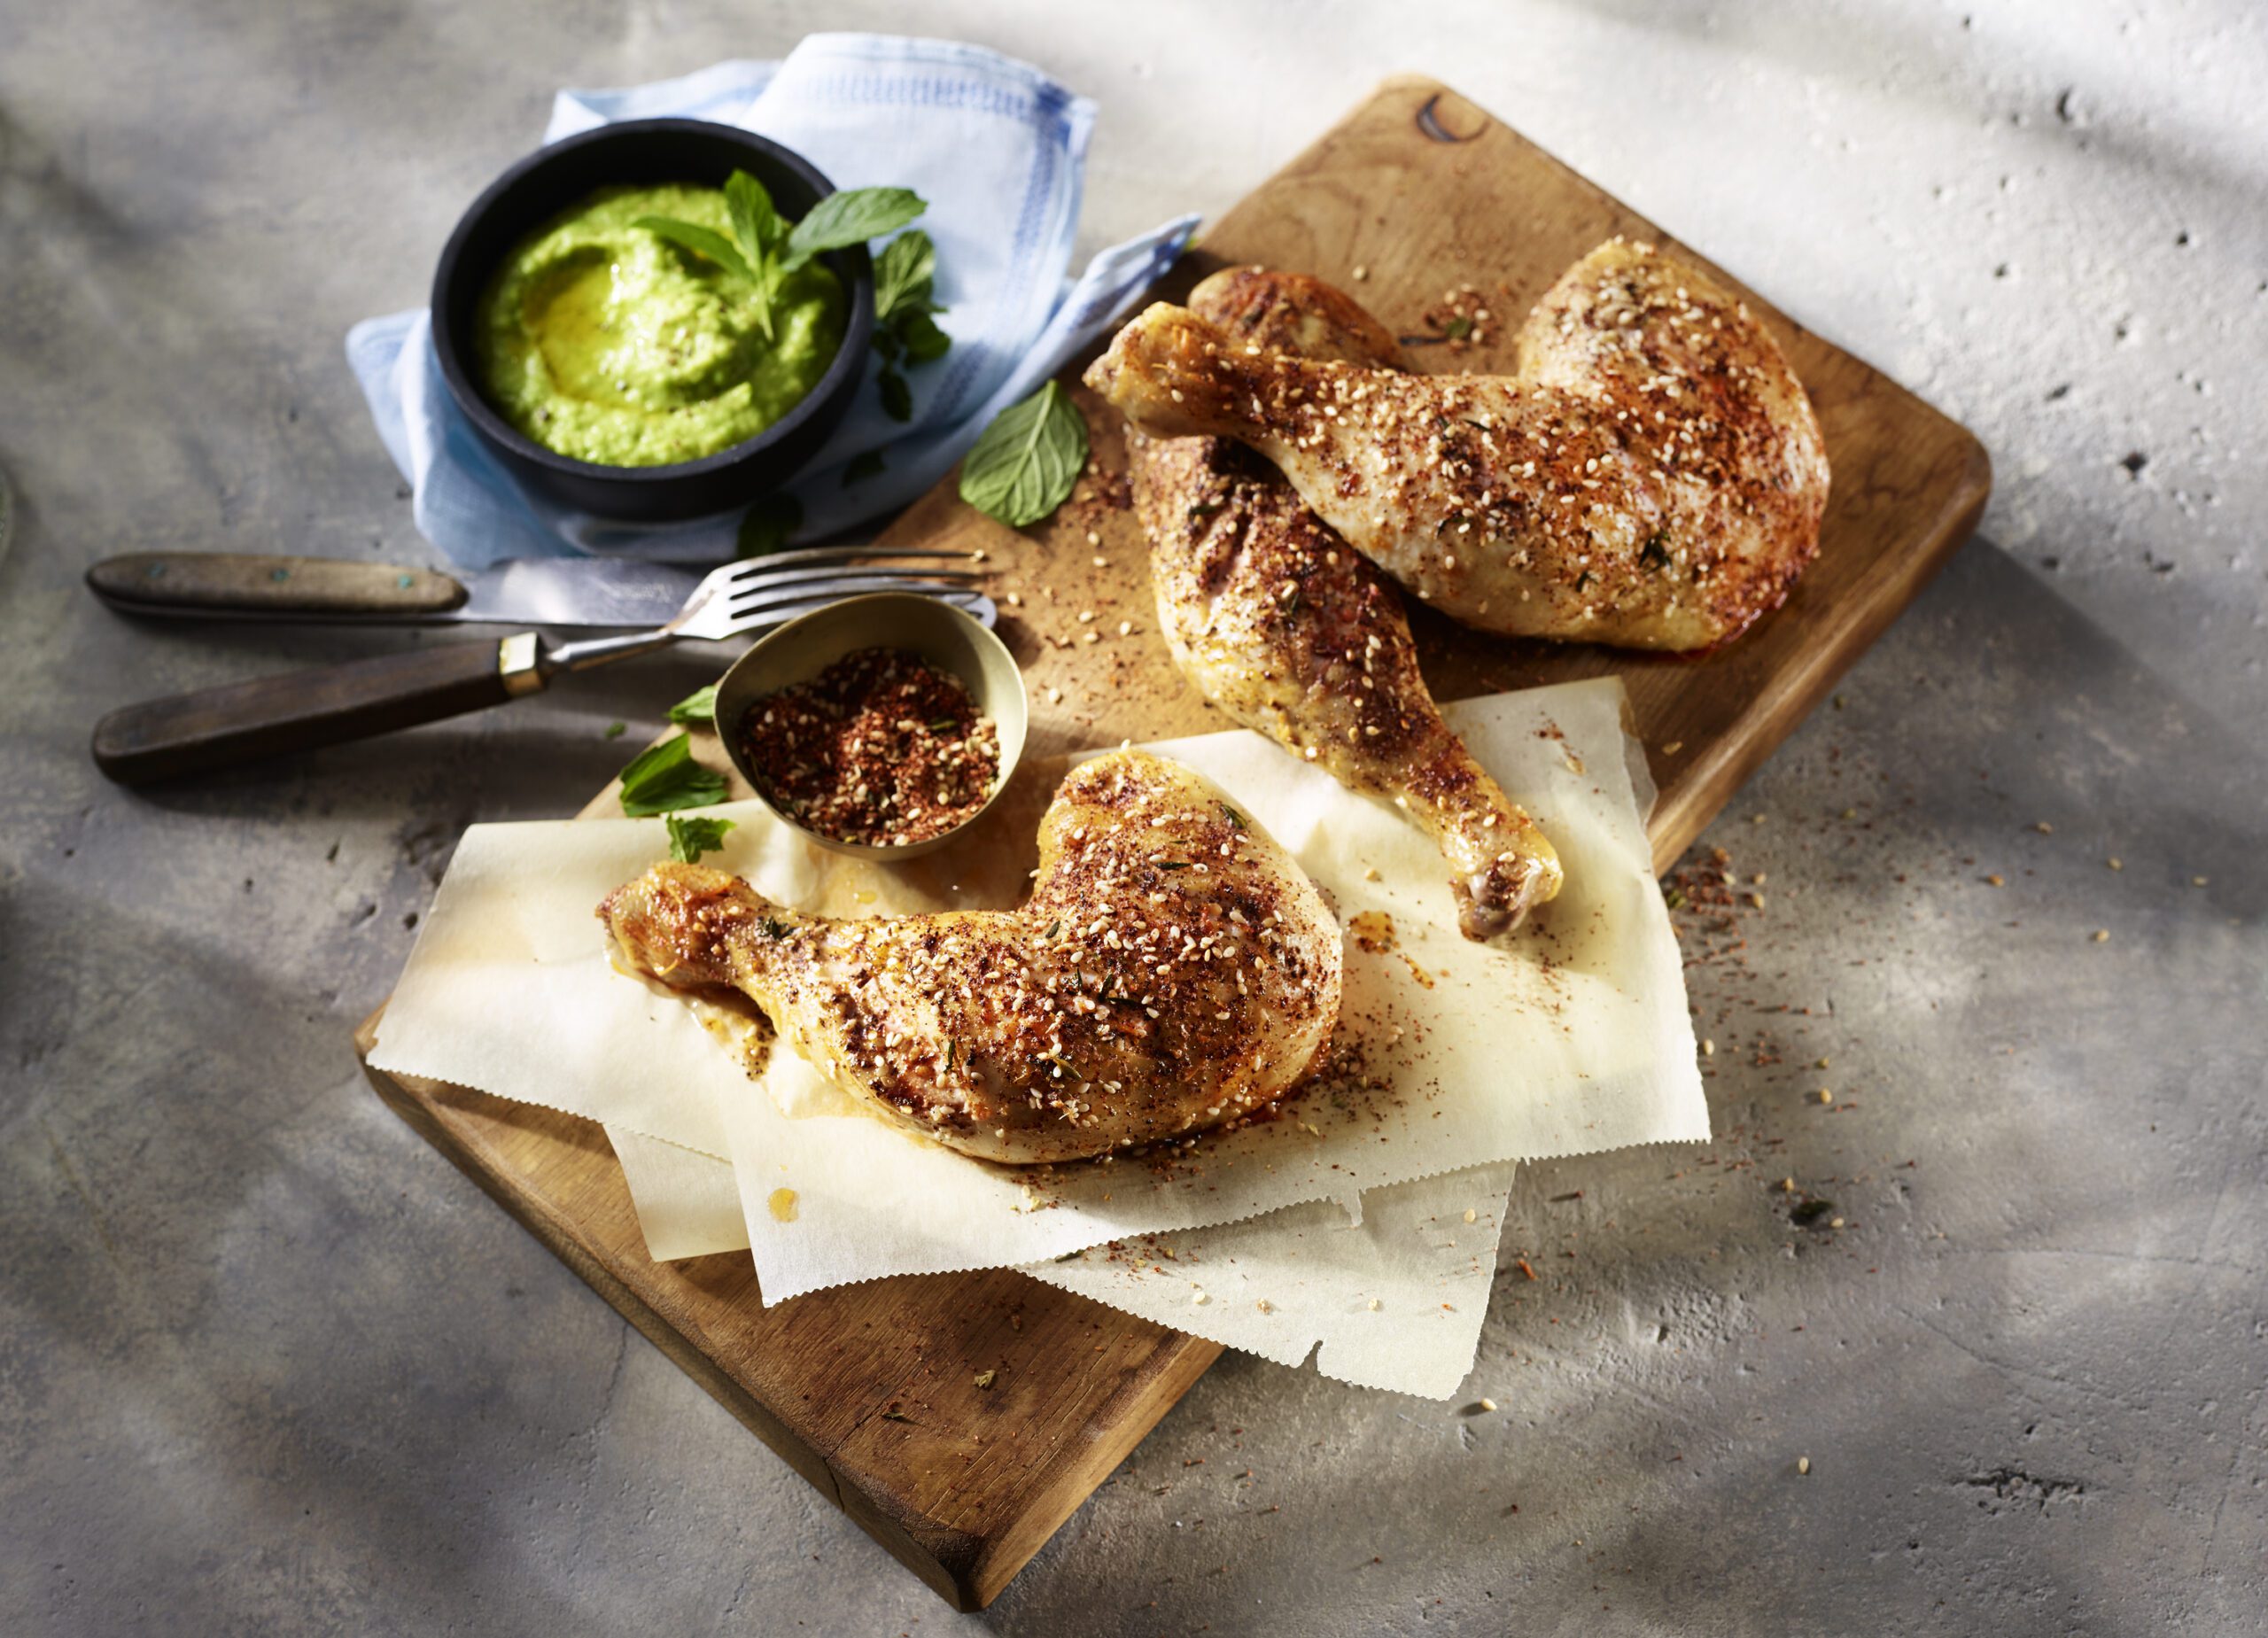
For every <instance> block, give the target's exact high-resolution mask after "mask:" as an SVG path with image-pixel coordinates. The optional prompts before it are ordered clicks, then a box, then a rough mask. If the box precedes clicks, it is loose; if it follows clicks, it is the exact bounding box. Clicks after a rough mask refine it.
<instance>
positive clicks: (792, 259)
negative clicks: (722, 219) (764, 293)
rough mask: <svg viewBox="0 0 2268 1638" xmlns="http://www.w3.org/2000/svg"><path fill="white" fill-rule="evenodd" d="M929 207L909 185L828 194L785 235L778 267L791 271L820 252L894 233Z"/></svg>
mask: <svg viewBox="0 0 2268 1638" xmlns="http://www.w3.org/2000/svg"><path fill="white" fill-rule="evenodd" d="M928 208H929V206H928V201H927V200H925V199H923V198H922V197H921V196H920V194H918V193H916V192H914V191H913V189H911V188H852V189H850V190H849V191H848V192H843V193H830V194H828V195H827V198H823V199H821V200H820V201H819V203H818V204H816V205H814V206H812V208H811V213H810V214H809V215H807V216H805V217H804V219H803V221H799V222H797V223H796V225H795V227H794V229H792V230H790V232H789V233H788V244H787V248H786V249H785V250H783V251H781V253H780V268H781V272H783V273H793V272H794V271H795V270H796V268H800V267H802V266H803V265H804V263H805V262H807V261H809V260H811V259H812V257H814V256H816V255H818V254H819V253H820V252H823V251H831V250H843V249H847V248H848V247H849V246H850V245H864V244H865V243H866V241H867V240H868V239H878V238H880V237H882V235H883V234H885V233H895V232H896V231H897V229H900V228H903V227H904V226H905V224H906V223H907V222H909V221H913V219H914V218H915V217H916V216H919V215H920V213H922V212H923V211H925V210H928Z"/></svg>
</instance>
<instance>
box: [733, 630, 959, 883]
mask: <svg viewBox="0 0 2268 1638" xmlns="http://www.w3.org/2000/svg"><path fill="white" fill-rule="evenodd" d="M740 735H741V745H742V749H743V750H744V751H745V752H746V753H747V765H748V766H749V767H750V768H751V769H752V770H754V771H755V773H756V776H757V784H758V786H759V788H761V789H762V790H763V793H764V796H765V801H767V802H769V803H772V805H773V807H775V808H777V809H779V810H780V811H781V812H782V813H785V814H786V815H788V818H790V819H794V820H795V821H796V823H797V824H799V825H801V826H803V827H804V828H805V829H807V830H813V831H817V832H818V833H819V835H823V836H832V837H833V838H834V839H835V841H837V842H859V843H863V844H865V845H866V846H868V847H906V846H909V845H911V844H912V843H913V842H927V841H928V840H929V839H930V838H931V837H933V836H941V835H944V833H945V832H947V831H949V830H951V829H952V828H953V827H955V826H958V825H960V824H963V823H965V822H967V820H968V819H970V818H971V817H972V816H974V815H975V812H976V811H977V810H978V809H980V808H982V807H983V805H984V803H985V801H986V800H987V798H989V797H990V796H991V794H992V786H993V784H994V782H995V781H996V780H998V778H999V773H1000V731H999V728H998V726H997V725H996V724H995V723H993V721H992V720H991V719H990V718H987V717H982V716H979V715H978V714H977V710H976V702H975V700H974V699H972V698H971V697H970V696H969V692H968V688H967V685H966V684H964V683H963V682H962V681H961V679H959V678H958V677H956V676H954V675H952V673H951V672H943V671H939V670H938V669H937V668H936V666H933V665H931V664H929V663H928V661H926V660H924V659H923V658H922V657H921V656H920V655H918V654H913V653H909V652H908V651H906V650H905V649H903V648H861V649H859V650H858V652H856V653H854V654H846V655H844V656H843V657H842V658H841V659H839V660H837V661H835V664H832V665H830V666H828V667H827V669H826V670H825V671H823V672H820V673H819V675H818V676H816V677H814V678H812V679H811V680H810V681H809V682H801V683H797V684H796V685H795V686H794V687H788V688H782V689H781V691H780V692H779V693H777V694H773V695H765V697H764V698H763V699H760V700H758V701H757V702H756V703H755V704H753V705H751V706H750V707H749V709H748V712H747V714H746V715H745V716H743V717H742V718H741V723H740Z"/></svg>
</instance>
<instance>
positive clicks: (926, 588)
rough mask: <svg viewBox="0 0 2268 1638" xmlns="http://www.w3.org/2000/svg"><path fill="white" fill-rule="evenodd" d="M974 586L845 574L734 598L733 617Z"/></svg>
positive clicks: (906, 577)
mask: <svg viewBox="0 0 2268 1638" xmlns="http://www.w3.org/2000/svg"><path fill="white" fill-rule="evenodd" d="M974 589H975V588H974V587H970V586H956V585H953V584H951V583H950V582H947V581H944V580H935V579H931V578H928V577H927V576H925V575H910V574H890V575H882V574H876V575H846V576H844V577H843V578H839V579H834V580H828V581H826V582H823V583H821V584H818V585H811V586H780V587H778V588H776V589H773V590H769V591H763V592H754V593H750V594H747V595H744V596H741V597H735V598H734V599H733V602H732V617H733V618H734V619H735V620H738V619H742V618H744V617H747V616H749V615H751V614H760V613H762V612H763V611H764V610H765V609H773V608H777V607H779V606H781V604H783V603H791V602H813V601H819V602H841V601H842V600H843V598H845V597H858V596H862V595H864V594H866V593H868V592H939V593H944V592H965V591H971V590H974Z"/></svg>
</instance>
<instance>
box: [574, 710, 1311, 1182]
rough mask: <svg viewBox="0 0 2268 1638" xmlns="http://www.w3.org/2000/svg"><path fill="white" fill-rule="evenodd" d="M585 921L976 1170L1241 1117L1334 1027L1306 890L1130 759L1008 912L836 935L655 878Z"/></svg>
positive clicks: (767, 908)
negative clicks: (971, 1161) (761, 1017)
mask: <svg viewBox="0 0 2268 1638" xmlns="http://www.w3.org/2000/svg"><path fill="white" fill-rule="evenodd" d="M599 917H600V919H601V920H603V921H604V922H605V923H606V924H607V928H608V931H609V933H610V935H611V937H612V938H613V940H614V943H615V944H616V946H617V949H618V950H619V951H620V952H621V954H622V955H623V956H624V957H625V959H627V961H628V963H629V965H630V966H633V968H635V969H636V970H638V971H640V972H642V973H646V974H651V975H652V976H653V977H655V978H657V979H659V980H660V981H661V982H664V983H665V984H669V985H671V986H672V987H673V988H677V989H683V990H698V989H703V988H711V987H728V988H732V989H737V990H742V991H744V992H745V993H747V994H748V995H749V996H750V997H751V998H754V999H755V1001H756V1002H757V1005H759V1006H761V1007H762V1008H763V1009H764V1011H765V1013H766V1014H768V1015H769V1016H770V1018H771V1020H772V1021H773V1025H774V1026H775V1027H776V1028H777V1029H779V1031H780V1033H781V1036H782V1037H784V1038H785V1040H786V1041H787V1042H788V1044H791V1045H793V1046H794V1047H796V1050H798V1051H800V1052H803V1053H804V1056H805V1057H807V1058H809V1059H810V1060H812V1062H813V1063H815V1064H817V1065H818V1066H819V1067H820V1069H821V1070H822V1071H824V1072H826V1073H827V1074H828V1075H830V1076H831V1077H832V1078H834V1079H835V1081H836V1082H837V1083H839V1084H841V1085H843V1086H844V1087H845V1088H847V1089H848V1090H849V1091H852V1092H854V1093H856V1094H858V1095H859V1096H862V1097H864V1098H867V1099H869V1100H871V1101H872V1102H873V1103H874V1106H876V1107H877V1108H879V1109H880V1110H881V1111H882V1112H883V1113H884V1114H889V1115H890V1116H893V1117H895V1118H896V1119H897V1120H898V1121H901V1122H904V1123H905V1124H906V1125H908V1126H910V1127H913V1128H914V1129H915V1130H919V1131H921V1132H924V1133H926V1134H928V1136H930V1137H935V1138H936V1140H937V1141H938V1142H940V1143H943V1144H945V1145H948V1146H950V1147H951V1148H955V1149H958V1150H960V1151H961V1152H962V1153H967V1154H974V1155H978V1156H981V1157H983V1158H984V1159H987V1160H994V1161H1021V1162H1037V1161H1062V1160H1070V1159H1074V1158H1076V1157H1078V1156H1083V1155H1093V1154H1100V1153H1104V1152H1105V1151H1107V1150H1110V1149H1115V1148H1121V1147H1123V1146H1126V1145H1131V1144H1138V1143H1146V1142H1149V1141H1151V1140H1153V1139H1155V1138H1160V1137H1174V1136H1177V1135H1178V1134H1181V1133H1184V1132H1190V1131H1195V1130H1200V1129H1201V1128H1204V1127H1208V1126H1212V1125H1216V1124H1217V1123H1218V1122H1223V1121H1226V1120H1231V1119H1233V1118H1235V1117H1237V1116H1239V1115H1243V1114H1250V1113H1251V1112H1252V1111H1253V1110H1254V1109H1257V1108H1259V1107H1261V1106H1263V1105H1265V1104H1267V1103H1269V1102H1270V1100H1272V1099H1274V1098H1277V1097H1278V1096H1279V1095H1280V1094H1282V1093H1283V1092H1284V1091H1285V1090H1286V1089H1287V1088H1289V1087H1290V1086H1291V1085H1292V1084H1293V1083H1295V1082H1296V1081H1298V1080H1299V1079H1300V1077H1301V1075H1304V1074H1306V1073H1307V1071H1308V1069H1309V1067H1311V1066H1312V1064H1313V1063H1314V1061H1315V1060H1316V1059H1317V1056H1318V1055H1319V1054H1320V1053H1321V1052H1322V1051H1323V1049H1324V1044H1325V1043H1326V1041H1327V1040H1328V1038H1329V1036H1330V1034H1331V1029H1332V1024H1333V1022H1334V1021H1336V1020H1337V1018H1338V1014H1339V993H1340V943H1339V926H1338V923H1337V922H1336V921H1334V920H1332V915H1331V912H1330V911H1329V910H1328V909H1327V908H1326V907H1325V906H1324V902H1323V897H1322V896H1321V895H1320V894H1318V893H1317V891H1316V889H1315V885H1314V883H1312V882H1311V881H1309V880H1308V878H1307V876H1306V874H1305V873H1303V872H1301V869H1300V867H1299V866H1298V865H1297V864H1296V863H1295V862H1294V861H1293V859H1292V858H1291V856H1290V855H1289V854H1287V853H1285V851H1284V850H1283V849H1282V848H1281V847H1279V846H1278V844H1277V842H1275V840H1274V839H1273V838H1272V837H1270V835H1267V833H1266V832H1264V831H1262V829H1261V828H1260V827H1259V825H1258V824H1257V823H1256V822H1255V821H1254V820H1253V819H1251V818H1250V817H1249V816H1248V815H1247V814H1245V813H1244V812H1243V811H1240V810H1239V809H1238V808H1237V807H1235V806H1234V805H1233V804H1232V803H1230V802H1229V801H1228V799H1227V798H1226V797H1224V796H1222V794H1221V793H1220V791H1219V790H1218V789H1216V788H1215V787H1214V786H1212V785H1211V784H1209V783H1208V782H1207V781H1206V780H1202V779H1200V778H1199V777H1198V776H1197V775H1196V774H1194V773H1192V772H1190V771H1189V770H1187V769H1186V768H1183V767H1181V766H1179V765H1177V764H1174V763H1171V762H1168V761H1166V760H1165V759H1164V758H1162V757H1153V756H1149V755H1147V754H1146V753H1143V752H1139V751H1115V752H1112V753H1110V754H1109V755H1107V756H1103V757H1097V758H1095V759H1094V760H1093V761H1091V762H1086V763H1083V764H1081V765H1079V766H1078V767H1076V768H1075V769H1073V770H1072V772H1071V773H1070V774H1069V776H1068V778H1066V779H1065V780H1064V781H1063V783H1062V786H1061V787H1060V788H1059V789H1058V790H1057V792H1056V795H1055V799H1054V801H1053V802H1052V803H1050V804H1049V806H1048V810H1047V812H1046V815H1045V818H1044V819H1042V820H1041V821H1040V835H1039V872H1038V876H1037V881H1035V883H1034V885H1033V889H1032V895H1031V897H1030V898H1029V900H1028V901H1027V902H1026V903H1025V904H1024V905H1023V907H1022V908H1021V909H1020V910H1014V911H958V912H945V913H942V914H937V915H927V916H885V917H874V918H870V919H866V920H829V919H827V918H825V917H820V916H803V915H797V914H796V913H795V912H792V911H788V910H784V909H782V908H781V907H780V906H778V905H776V904H772V903H771V902H770V901H768V900H766V899H765V898H764V897H762V896H761V895H760V894H758V893H757V891H756V889H753V888H751V887H750V886H749V884H748V883H747V882H745V881H742V880H740V879H739V878H738V877H735V876H729V875H726V874H725V873H723V872H721V871H716V870H709V869H704V868H703V867H702V866H698V865H658V866H655V867H654V868H653V869H652V870H650V871H649V872H648V873H646V874H645V875H643V876H641V877H640V878H639V879H638V880H637V881H633V882H630V883H628V884H627V885H625V886H624V887H621V888H618V889H616V890H615V891H614V892H613V893H612V894H610V895H609V896H608V897H607V899H606V901H605V903H603V904H601V905H600V906H599Z"/></svg>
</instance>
